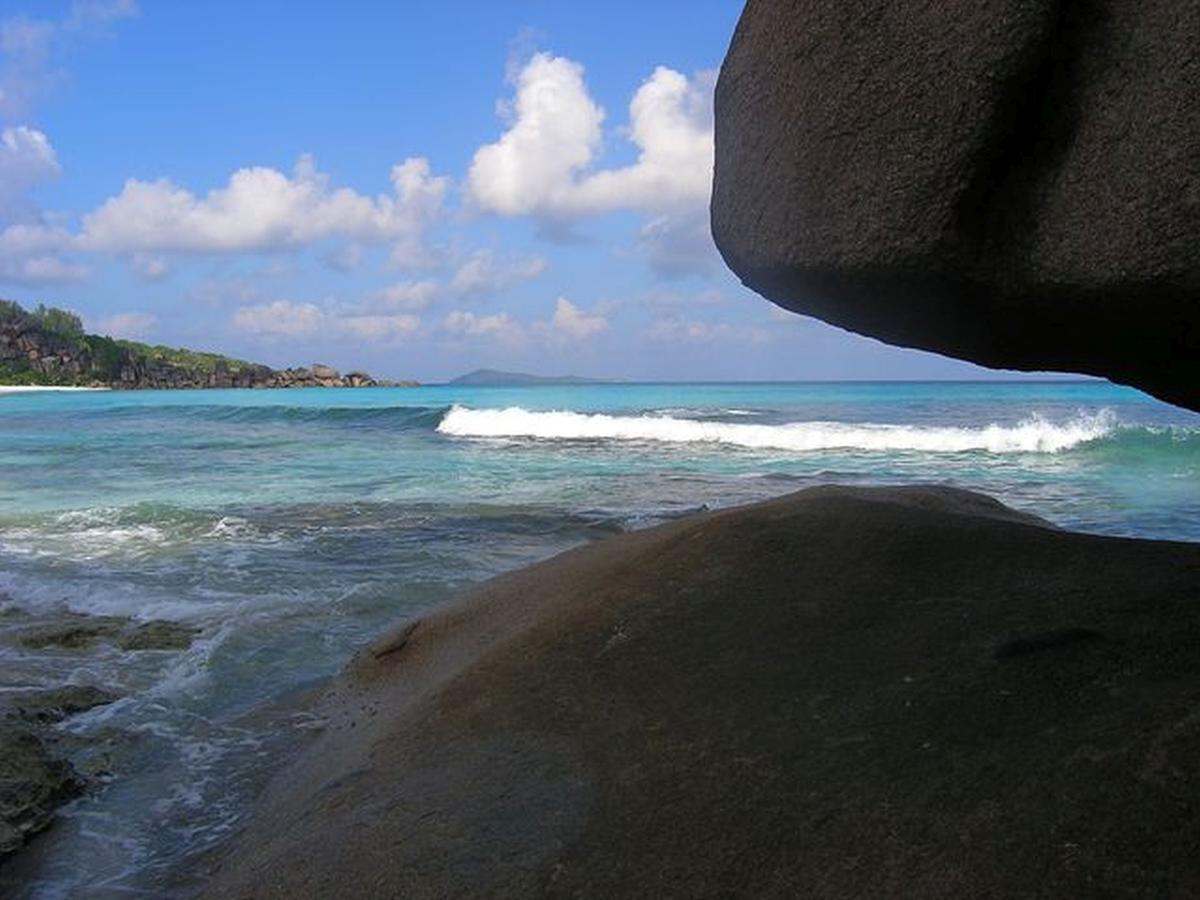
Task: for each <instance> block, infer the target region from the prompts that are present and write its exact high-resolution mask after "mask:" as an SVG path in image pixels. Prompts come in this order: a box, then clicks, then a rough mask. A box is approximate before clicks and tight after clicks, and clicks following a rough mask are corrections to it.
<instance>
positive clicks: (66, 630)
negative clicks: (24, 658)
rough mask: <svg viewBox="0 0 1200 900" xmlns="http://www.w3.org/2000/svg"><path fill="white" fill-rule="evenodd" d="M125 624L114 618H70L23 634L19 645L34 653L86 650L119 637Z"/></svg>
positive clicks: (78, 615) (127, 621)
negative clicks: (47, 650)
mask: <svg viewBox="0 0 1200 900" xmlns="http://www.w3.org/2000/svg"><path fill="white" fill-rule="evenodd" d="M128 624H129V620H128V619H124V618H120V617H117V616H88V615H82V614H70V615H69V616H67V617H65V620H60V621H59V622H56V623H55V624H52V625H45V626H41V627H38V628H35V629H33V630H31V631H27V632H25V633H24V634H23V635H21V638H20V642H21V644H22V645H24V646H26V647H30V648H32V649H34V650H43V649H46V648H48V647H59V648H62V649H64V650H86V649H87V648H89V647H91V646H93V645H94V644H96V642H97V641H100V640H106V639H107V640H111V639H114V638H117V637H119V636H120V635H121V633H122V632H123V631H124V630H125V628H126V627H127V626H128Z"/></svg>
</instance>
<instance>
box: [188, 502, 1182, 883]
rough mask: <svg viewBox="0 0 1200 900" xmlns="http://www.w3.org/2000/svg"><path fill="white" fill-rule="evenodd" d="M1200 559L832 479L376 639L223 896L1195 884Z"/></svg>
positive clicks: (677, 526) (620, 542)
mask: <svg viewBox="0 0 1200 900" xmlns="http://www.w3.org/2000/svg"><path fill="white" fill-rule="evenodd" d="M1197 647H1200V546H1192V545H1186V544H1174V543H1156V542H1149V541H1134V540H1122V539H1115V538H1103V537H1093V536H1086V535H1080V534H1072V533H1068V532H1063V531H1058V530H1054V529H1051V528H1049V527H1045V526H1044V525H1043V524H1042V523H1039V522H1038V521H1037V520H1034V519H1032V518H1030V517H1026V516H1022V515H1019V514H1017V513H1014V512H1012V511H1011V510H1007V509H1005V508H1004V507H1002V506H1000V505H999V504H998V503H996V502H994V501H991V500H988V499H987V498H984V497H980V496H978V495H974V494H967V493H963V492H959V491H952V490H948V489H936V488H925V489H905V488H895V489H841V488H819V489H813V490H809V491H804V492H801V493H798V494H795V495H792V496H790V497H786V498H784V499H781V500H778V501H773V502H769V503H764V504H760V505H757V506H752V507H747V508H743V509H737V510H731V511H725V512H719V513H714V514H706V515H701V516H697V517H694V518H690V519H687V520H684V521H680V522H677V523H672V524H669V525H666V526H663V527H660V528H655V529H652V530H648V531H644V532H640V533H636V534H631V535H622V536H618V537H614V538H611V539H609V540H606V541H603V542H601V543H599V544H594V545H591V546H588V547H585V548H582V549H579V550H576V551H573V552H570V553H566V554H564V555H562V556H559V557H557V558H555V559H553V560H550V561H548V562H546V563H543V564H541V565H537V566H533V567H530V568H528V569H524V570H522V571H518V572H515V573H513V574H510V575H507V576H504V577H501V578H498V579H495V580H493V581H490V582H488V583H486V584H484V585H483V586H482V587H480V588H479V589H477V590H475V591H474V592H471V593H469V594H468V595H466V596H464V597H463V598H462V599H461V600H460V601H459V602H457V603H456V604H454V605H451V606H450V607H448V608H445V609H443V610H441V611H439V612H436V613H434V614H431V615H429V616H428V617H427V618H424V619H422V620H420V621H419V622H416V623H408V624H406V625H404V626H402V627H400V628H398V629H396V630H395V631H394V632H393V633H392V634H390V635H387V636H385V637H384V638H382V639H381V640H380V641H378V642H376V644H375V645H374V646H373V648H372V650H371V651H369V652H365V653H364V654H363V655H362V657H361V658H360V659H359V660H357V661H356V662H355V663H354V664H353V665H352V667H351V669H350V670H349V672H348V673H347V675H346V676H345V677H344V678H343V679H342V681H341V682H340V683H339V685H338V686H337V688H336V689H335V690H334V691H333V693H332V695H331V696H330V697H329V698H328V700H327V702H326V705H325V714H326V715H327V716H328V717H329V718H328V725H327V728H326V731H325V733H324V734H323V735H322V736H321V737H320V738H319V739H318V740H317V742H316V743H315V744H313V745H312V746H311V747H310V748H308V749H307V750H306V751H305V752H304V753H303V754H302V756H301V757H300V758H299V761H298V762H297V763H296V764H294V765H292V766H291V767H290V768H288V769H286V770H284V771H283V772H282V773H281V774H280V775H279V777H278V779H277V780H276V782H275V783H274V786H273V787H272V788H271V790H270V791H269V792H268V795H267V797H266V798H265V800H264V802H263V805H262V808H261V811H260V813H259V815H258V817H257V820H256V821H255V823H254V824H253V825H252V827H251V828H250V830H249V832H248V833H247V834H246V835H245V836H244V838H243V840H242V841H241V843H240V845H239V846H238V847H237V848H236V849H235V851H234V852H233V854H232V855H231V856H230V857H229V858H228V859H227V860H226V861H225V863H224V865H223V866H222V868H221V870H220V872H219V873H218V875H217V877H216V878H215V880H214V881H213V882H212V884H211V885H210V890H209V896H212V897H279V898H284V897H286V898H317V897H322V898H323V897H334V896H340V897H406V898H421V897H456V896H504V897H522V898H523V897H531V896H539V895H544V894H552V895H556V896H588V897H604V898H608V897H635V896H636V897H658V896H673V897H705V896H708V897H728V896H734V895H740V896H748V897H845V898H861V897H914V896H916V897H947V898H949V897H976V898H978V897H1016V896H1040V897H1068V896H1070V897H1076V896H1087V897H1104V896H1121V897H1169V896H1177V897H1184V896H1198V895H1200V818H1198V817H1197V815H1196V810H1197V808H1198V806H1200V782H1198V781H1197V777H1198V776H1200V653H1197V649H1196V648H1197Z"/></svg>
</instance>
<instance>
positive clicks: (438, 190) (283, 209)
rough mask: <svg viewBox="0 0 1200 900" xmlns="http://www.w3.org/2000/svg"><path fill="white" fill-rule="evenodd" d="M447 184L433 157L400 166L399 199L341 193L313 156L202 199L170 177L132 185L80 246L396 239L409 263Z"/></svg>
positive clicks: (200, 246) (247, 174) (164, 248)
mask: <svg viewBox="0 0 1200 900" xmlns="http://www.w3.org/2000/svg"><path fill="white" fill-rule="evenodd" d="M447 184H448V182H447V179H445V178H440V177H433V176H432V175H431V174H430V171H429V163H428V161H426V160H424V159H409V160H406V161H405V162H403V163H401V164H400V165H397V166H395V167H394V168H393V169H392V185H393V188H394V194H391V195H387V194H384V195H380V196H377V197H368V196H364V195H362V194H359V193H356V192H355V191H353V190H350V189H349V188H336V189H333V188H331V187H330V185H329V179H328V177H327V176H326V175H324V174H322V173H320V172H318V171H317V169H316V166H315V165H314V163H313V161H312V159H311V157H308V156H302V157H301V158H300V161H299V162H298V163H297V164H296V167H295V169H294V171H293V173H292V175H291V176H290V177H289V176H288V175H285V174H284V173H283V172H280V171H278V170H276V169H270V168H265V167H254V168H245V169H238V170H237V171H236V172H234V173H233V175H231V176H230V178H229V182H228V184H226V185H225V186H224V187H220V188H215V189H213V190H211V191H209V192H208V193H207V194H206V195H205V196H203V197H197V196H196V195H195V194H192V193H191V192H190V191H188V190H186V189H185V188H182V187H179V186H178V185H175V184H173V183H172V182H170V181H168V180H166V179H159V180H157V181H139V180H137V179H131V180H129V181H127V182H126V183H125V187H124V188H123V190H122V191H121V193H120V194H118V195H117V196H115V197H112V198H110V199H108V200H107V201H105V202H104V203H103V204H102V205H101V206H100V207H99V208H98V209H96V210H95V211H94V212H91V213H89V214H88V215H86V216H85V217H84V219H83V231H82V233H81V235H80V237H79V245H80V246H81V247H83V248H85V249H88V250H102V251H109V252H115V253H131V254H132V253H139V252H140V253H162V252H184V253H237V252H248V251H265V250H275V249H283V248H290V247H300V246H304V245H308V244H312V243H315V242H317V241H321V240H325V239H328V238H347V239H350V240H355V241H362V242H367V243H383V242H395V251H394V253H393V256H394V257H395V258H396V259H397V260H398V261H401V262H403V263H404V264H406V265H411V264H416V263H417V262H418V261H419V260H420V259H421V258H422V257H423V256H424V255H426V251H425V249H424V231H425V229H426V228H427V227H428V226H429V225H430V224H431V223H432V222H433V220H434V219H436V218H437V216H438V215H439V214H440V212H441V208H442V202H443V198H444V196H445V192H446V188H447Z"/></svg>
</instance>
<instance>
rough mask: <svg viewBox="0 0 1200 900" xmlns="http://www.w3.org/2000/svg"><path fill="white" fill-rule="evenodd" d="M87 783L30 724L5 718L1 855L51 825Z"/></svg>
mask: <svg viewBox="0 0 1200 900" xmlns="http://www.w3.org/2000/svg"><path fill="white" fill-rule="evenodd" d="M83 789H84V782H83V780H82V779H80V778H79V777H78V776H77V775H76V773H75V770H74V769H72V768H71V765H70V763H68V762H67V761H66V760H63V759H59V758H58V757H56V756H55V755H54V754H52V753H51V752H50V751H49V750H48V749H47V747H46V745H45V743H44V741H43V739H42V737H41V736H39V735H38V734H37V733H36V732H35V731H33V730H32V729H31V728H29V727H28V726H24V725H20V724H18V723H16V722H13V721H11V720H10V721H0V859H2V858H3V857H4V856H6V855H8V854H10V853H12V852H13V851H14V850H17V849H19V848H20V847H21V845H22V844H24V843H25V842H26V841H27V840H28V839H29V838H30V837H32V836H33V835H34V834H36V833H37V832H39V831H42V830H44V829H46V828H48V827H49V826H50V823H51V822H52V821H53V820H54V812H55V810H56V809H57V808H58V807H59V806H61V805H62V804H64V803H66V802H67V801H69V800H72V799H74V798H75V797H77V796H79V795H80V794H81V793H82V792H83Z"/></svg>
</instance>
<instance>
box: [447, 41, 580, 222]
mask: <svg viewBox="0 0 1200 900" xmlns="http://www.w3.org/2000/svg"><path fill="white" fill-rule="evenodd" d="M515 86H516V92H517V93H516V99H515V100H514V101H513V102H512V104H511V107H505V108H504V110H503V111H506V112H509V113H510V115H509V116H508V118H509V119H510V126H509V129H508V130H507V131H506V132H505V133H504V134H503V135H502V136H501V138H500V139H499V140H498V141H496V142H495V143H494V144H488V145H486V146H484V147H481V148H479V150H478V151H477V152H476V153H475V158H474V160H473V161H472V162H471V168H470V171H469V172H468V173H467V190H468V193H469V195H470V197H471V198H472V199H473V200H474V202H475V203H476V204H478V205H479V207H480V208H481V209H484V210H488V211H491V212H496V213H499V214H501V215H506V216H516V215H524V214H528V213H547V214H554V213H558V212H562V211H565V210H566V209H567V208H569V207H570V206H571V205H572V204H571V198H570V195H571V192H572V188H573V187H574V182H575V176H576V173H577V172H579V171H580V170H581V169H583V168H584V167H585V166H587V165H588V163H590V162H591V161H592V158H593V156H594V155H595V153H596V152H597V151H598V150H599V149H600V138H601V131H600V126H601V123H602V122H603V121H604V110H602V109H601V108H600V107H599V106H597V105H596V103H595V102H593V101H592V98H591V97H590V96H589V95H588V91H587V88H586V87H585V86H584V83H583V66H581V65H580V64H579V63H576V62H572V61H571V60H569V59H565V58H563V57H561V56H551V55H549V54H548V53H538V54H535V55H534V56H533V58H532V59H530V60H529V62H528V63H527V64H526V65H525V67H524V68H523V69H522V70H521V71H520V73H519V74H518V75H517V77H516V79H515Z"/></svg>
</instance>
